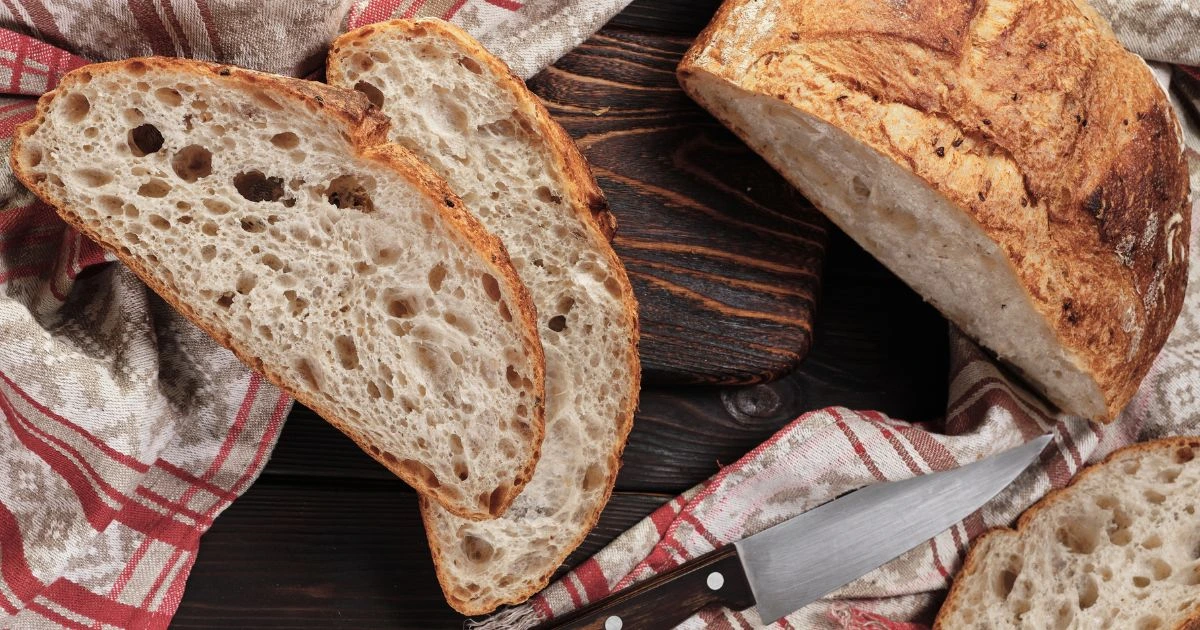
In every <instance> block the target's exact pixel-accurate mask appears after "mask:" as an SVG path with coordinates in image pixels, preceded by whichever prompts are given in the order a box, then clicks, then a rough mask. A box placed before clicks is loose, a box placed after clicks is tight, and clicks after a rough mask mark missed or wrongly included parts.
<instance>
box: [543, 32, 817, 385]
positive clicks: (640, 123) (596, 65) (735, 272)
mask: <svg viewBox="0 0 1200 630" xmlns="http://www.w3.org/2000/svg"><path fill="white" fill-rule="evenodd" d="M688 44H689V40H688V39H687V38H682V37H671V36H662V35H653V36H651V35H641V34H637V33H632V32H626V31H610V30H605V31H602V32H601V33H599V34H597V35H596V36H595V37H593V38H591V39H590V40H588V41H587V42H586V43H585V44H583V45H582V46H580V47H579V48H577V49H576V50H574V51H572V52H571V53H570V54H568V55H567V56H566V57H564V58H563V59H562V60H560V61H559V62H558V63H557V64H555V65H554V66H553V67H552V68H550V69H548V70H546V71H545V72H543V73H541V74H539V75H538V76H536V77H534V78H533V79H532V80H531V81H530V82H529V86H530V88H531V89H532V90H533V91H535V92H536V93H538V95H539V96H541V97H542V98H543V100H544V101H545V102H546V104H547V107H548V108H549V109H550V112H551V113H552V114H553V115H554V117H555V118H557V119H558V120H559V122H561V123H562V124H563V126H564V127H565V128H566V129H567V131H568V132H570V134H571V135H572V136H574V137H575V138H576V139H577V141H578V144H579V146H580V148H581V149H582V150H583V153H584V154H585V155H586V156H587V158H588V160H589V161H590V162H591V164H592V170H593V172H594V173H595V174H596V178H597V180H598V181H599V183H600V186H601V187H602V188H603V189H604V191H605V193H606V194H607V196H608V200H609V203H610V205H611V206H612V210H613V213H614V214H615V215H616V216H617V219H618V223H619V226H620V227H619V229H618V231H617V238H616V242H615V248H616V250H617V253H618V254H619V255H620V256H621V259H622V260H623V261H624V263H625V266H626V268H627V269H628V270H629V274H630V277H631V280H632V282H633V286H634V291H635V293H636V294H637V297H638V300H639V303H640V308H639V311H640V315H641V324H642V345H641V357H642V369H643V375H644V379H645V381H646V382H647V383H652V384H653V383H722V384H734V383H754V382H762V381H767V380H772V379H775V378H778V377H780V376H782V375H783V374H785V373H787V372H789V371H790V370H792V369H794V368H795V366H796V365H797V364H798V363H799V362H800V360H801V359H803V358H804V356H805V355H806V354H807V353H808V350H809V347H810V346H811V343H812V318H813V312H814V306H815V296H816V295H817V293H818V292H819V290H820V270H821V261H822V259H823V257H824V243H825V231H826V225H827V224H826V221H825V219H824V218H823V217H822V216H821V215H820V214H819V213H818V212H817V211H816V210H815V209H813V208H812V206H811V205H810V204H809V203H808V202H807V201H805V200H804V198H803V197H801V196H800V195H799V194H798V193H797V192H796V191H795V190H794V189H793V188H792V187H791V186H790V185H788V183H787V182H786V181H785V180H784V179H783V178H782V177H780V176H779V175H778V174H777V173H775V171H774V170H772V169H771V168H770V166H768V165H767V164H766V163H765V162H764V161H763V160H762V159H760V158H759V157H758V156H757V155H755V154H754V153H753V152H751V151H750V150H749V149H747V148H746V146H745V145H744V144H742V142H741V141H739V140H738V139H737V138H736V137H734V136H733V134H731V133H729V132H728V131H727V130H726V129H725V128H724V127H722V126H721V125H720V124H719V123H717V122H716V121H715V120H714V119H713V118H712V117H710V116H709V115H708V114H707V113H706V112H704V111H703V110H701V109H700V108H699V107H698V106H696V105H695V104H694V103H693V102H692V101H691V99H689V98H688V97H687V96H686V95H685V94H684V93H683V91H682V90H681V89H680V88H679V85H678V83H677V82H676V80H675V66H676V65H677V64H678V62H679V58H680V56H681V55H682V54H683V51H685V50H686V49H687V46H688Z"/></svg>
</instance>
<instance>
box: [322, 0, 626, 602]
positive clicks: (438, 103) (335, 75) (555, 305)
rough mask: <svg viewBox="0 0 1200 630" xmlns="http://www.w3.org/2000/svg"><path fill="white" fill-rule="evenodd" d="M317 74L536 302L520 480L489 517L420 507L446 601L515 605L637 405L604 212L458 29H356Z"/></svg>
mask: <svg viewBox="0 0 1200 630" xmlns="http://www.w3.org/2000/svg"><path fill="white" fill-rule="evenodd" d="M327 75H328V77H329V81H330V82H331V83H333V84H341V85H345V86H357V87H358V88H359V89H360V90H362V91H363V92H365V93H366V94H368V95H369V96H370V97H371V98H372V99H374V100H375V101H376V103H377V104H378V105H380V107H381V108H382V109H383V111H384V112H385V113H386V114H388V116H390V117H391V118H392V121H393V125H392V132H391V137H392V139H393V140H394V141H396V142H399V143H401V144H403V145H404V146H406V147H408V148H410V149H412V150H413V152H414V153H416V154H417V155H419V156H421V157H422V158H424V159H425V160H427V161H428V162H429V163H430V164H431V165H432V166H433V168H434V170H435V171H437V172H438V173H439V174H441V175H442V176H443V177H445V178H446V181H447V182H449V184H450V186H451V187H452V188H454V190H455V191H456V192H458V193H459V194H460V195H462V197H463V199H464V201H466V203H467V206H468V207H469V208H470V209H471V210H472V211H473V212H475V213H477V214H478V216H479V219H480V221H482V222H483V224H484V225H485V226H487V228H488V229H489V230H491V231H492V232H493V233H495V234H496V235H497V236H499V237H500V238H501V240H503V241H504V243H505V245H506V246H507V247H508V251H509V253H510V254H511V255H512V260H513V264H514V265H515V266H516V268H517V272H518V273H519V274H520V275H521V279H522V280H523V281H524V282H525V284H526V285H527V286H528V287H529V290H530V293H531V294H532V295H533V300H534V303H535V304H536V305H537V309H538V315H539V325H540V326H541V331H540V332H541V339H542V345H543V347H544V348H545V353H546V396H547V397H546V441H545V443H544V446H543V449H542V458H541V460H540V461H539V462H538V466H537V470H536V471H535V472H534V475H533V479H532V480H531V481H530V482H529V485H528V486H526V488H525V492H524V493H523V494H522V495H521V496H519V497H517V500H516V501H515V502H513V505H512V507H511V508H509V510H508V512H506V513H505V514H504V516H503V517H502V518H499V519H496V520H493V521H487V522H478V523H471V522H466V521H464V520H463V519H461V518H458V517H456V516H454V515H453V514H451V513H449V512H447V511H446V510H443V509H441V508H439V507H438V506H436V505H430V504H428V503H425V504H424V505H423V507H422V511H423V515H424V519H425V525H426V529H427V531H428V535H429V543H430V547H431V548H432V550H433V556H434V561H435V564H436V565H437V572H438V578H439V579H440V581H441V583H442V589H443V591H444V592H445V594H446V599H447V600H448V601H449V602H450V604H451V605H452V606H454V607H455V608H456V609H458V610H459V611H461V612H463V613H465V614H468V615H475V614H481V613H485V612H488V611H491V610H493V609H495V608H496V607H497V606H499V605H500V604H504V603H515V602H519V601H522V600H524V599H525V598H527V597H529V596H530V595H531V594H533V593H535V592H537V591H538V590H539V589H541V588H542V587H543V586H545V584H546V583H547V582H548V581H549V579H550V576H551V575H552V574H553V573H554V571H555V570H556V569H557V568H558V566H559V565H560V564H561V563H562V561H563V560H564V559H565V558H566V557H567V555H568V554H569V553H570V552H571V551H572V550H573V549H575V547H577V546H578V545H579V543H580V542H582V541H583V538H584V536H585V535H586V534H587V532H588V531H589V530H590V529H591V527H592V526H593V525H594V524H595V522H596V519H597V518H598V517H599V515H600V511H601V509H602V508H603V507H604V504H605V502H606V501H607V500H608V496H609V494H610V492H611V491H612V487H613V482H614V481H615V479H616V474H617V468H618V466H619V463H620V459H619V458H620V454H621V450H622V448H623V447H624V444H625V437H626V435H627V434H628V432H629V428H630V424H631V422H632V417H633V411H634V407H635V406H636V404H637V398H638V386H639V380H640V368H639V364H638V356H637V340H638V326H637V308H636V304H635V301H634V296H633V291H632V289H631V288H630V285H629V280H628V278H627V277H626V274H625V270H624V268H623V267H622V266H621V263H620V261H618V260H617V257H616V255H615V254H614V253H613V250H612V248H611V247H610V246H609V243H608V239H609V238H610V237H611V235H612V231H613V229H614V227H615V223H614V221H613V218H612V216H611V215H610V214H609V213H608V208H607V204H606V203H605V200H604V196H603V194H602V193H601V192H600V190H599V188H598V187H597V186H596V182H595V181H594V180H593V178H592V176H591V173H590V172H589V170H588V167H587V164H586V163H585V162H584V160H583V157H582V156H581V155H580V154H579V151H578V149H577V148H576V147H575V145H574V143H573V142H572V141H571V139H570V138H569V137H568V136H567V134H566V132H565V131H563V129H562V128H561V127H560V126H559V125H558V124H557V123H555V122H554V121H553V120H552V119H551V118H550V116H549V114H547V112H546V110H545V109H544V108H543V107H542V106H541V105H540V104H539V103H538V100H537V98H536V97H534V96H533V95H532V94H530V93H529V91H528V90H527V89H526V88H525V85H524V84H523V83H522V82H521V81H520V80H519V79H517V78H515V77H514V76H513V75H512V74H511V73H510V72H509V70H508V68H507V67H506V66H505V65H504V64H503V63H502V62H500V61H499V60H498V59H496V58H495V57H493V56H492V55H491V54H489V53H488V52H487V51H485V50H483V49H482V48H481V47H480V46H479V44H478V43H477V42H475V41H474V40H473V39H471V37H470V36H469V35H467V34H466V33H464V32H463V31H462V30H460V29H458V28H457V27H454V26H451V25H449V24H447V23H445V22H441V21H437V20H420V21H415V22H409V21H395V22H389V23H386V24H376V25H373V26H367V27H364V28H362V29H359V30H357V31H354V32H351V33H348V34H346V35H343V36H342V37H341V38H339V39H338V40H337V41H336V42H334V44H333V49H332V51H331V53H330V57H329V64H328V72H327Z"/></svg>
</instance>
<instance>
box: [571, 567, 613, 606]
mask: <svg viewBox="0 0 1200 630" xmlns="http://www.w3.org/2000/svg"><path fill="white" fill-rule="evenodd" d="M574 573H575V577H576V578H578V579H579V583H580V584H582V585H583V592H584V593H587V597H588V601H590V602H594V601H596V600H598V599H601V598H602V597H604V596H605V595H608V578H605V577H604V572H603V571H602V570H601V569H600V563H598V562H596V559H595V558H589V559H588V560H587V561H585V562H584V563H583V564H581V565H579V566H578V567H576V568H575V571H574Z"/></svg>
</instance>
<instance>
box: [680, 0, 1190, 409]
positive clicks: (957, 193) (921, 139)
mask: <svg viewBox="0 0 1200 630" xmlns="http://www.w3.org/2000/svg"><path fill="white" fill-rule="evenodd" d="M693 73H708V74H711V75H712V76H714V77H716V78H718V79H719V80H722V81H725V82H727V83H730V84H732V85H735V86H737V87H738V88H740V89H743V90H746V91H748V92H750V93H754V94H760V95H764V96H768V97H772V98H778V99H780V100H781V101H783V102H785V103H788V104H789V105H791V106H792V107H795V108H796V109H799V110H802V111H804V112H806V113H808V114H810V115H813V116H816V117H817V118H819V119H821V120H823V121H825V122H827V123H829V124H832V125H834V126H836V127H839V128H841V129H842V130H844V131H846V132H847V133H849V134H850V135H851V136H853V137H854V138H855V139H856V140H858V141H860V142H863V143H865V144H867V145H868V146H870V147H871V148H873V149H875V150H876V151H878V152H880V153H882V154H883V155H885V156H888V157H889V158H891V159H892V160H894V161H895V162H896V163H897V164H899V165H901V166H902V167H904V168H907V169H909V170H910V171H911V172H912V173H913V174H914V175H916V176H917V177H919V178H921V179H922V180H923V181H925V182H926V183H927V184H928V185H929V186H931V187H932V188H933V189H935V190H937V191H938V192H939V193H940V194H942V195H943V196H945V197H946V198H947V199H949V200H950V201H952V202H953V203H954V204H955V205H956V206H958V207H959V208H961V209H962V210H963V212H964V213H965V214H967V215H968V216H970V217H971V218H972V219H974V220H975V221H976V222H977V223H978V225H979V226H980V227H981V229H982V230H983V231H984V232H985V233H986V234H988V235H989V236H990V237H991V238H992V239H993V240H995V241H996V242H997V243H998V244H999V245H1000V247H1001V249H1002V251H1004V253H1005V254H1006V255H1007V257H1008V258H1009V260H1010V262H1011V263H1012V265H1013V267H1014V269H1015V270H1016V272H1017V276H1018V277H1019V278H1020V279H1021V281H1022V283H1023V284H1024V286H1025V288H1026V290H1027V291H1028V292H1029V297H1030V301H1031V303H1032V304H1033V305H1034V306H1035V308H1036V309H1037V310H1038V311H1039V312H1040V313H1041V315H1042V316H1043V318H1045V320H1046V321H1047V322H1048V323H1049V324H1050V326H1051V328H1052V330H1054V331H1055V332H1056V334H1057V335H1058V337H1059V338H1060V340H1062V342H1063V345H1064V346H1065V347H1066V348H1068V350H1069V351H1071V352H1072V353H1073V354H1074V355H1075V358H1076V361H1077V363H1078V364H1079V365H1080V366H1081V369H1082V370H1083V371H1084V372H1085V373H1088V374H1091V375H1093V376H1094V378H1095V380H1096V382H1097V384H1098V385H1099V387H1100V389H1101V391H1102V392H1103V393H1104V396H1105V406H1106V413H1105V414H1104V415H1103V417H1101V418H1096V419H1103V420H1111V419H1112V418H1113V417H1115V416H1116V414H1117V413H1118V412H1119V411H1120V410H1121V409H1122V408H1123V407H1124V406H1125V404H1126V403H1127V402H1128V401H1129V400H1130V398H1131V397H1132V396H1133V393H1134V391H1135V390H1136V389H1137V386H1138V384H1139V383H1140V381H1141V379H1142V377H1143V376H1145V374H1146V372H1147V371H1148V370H1149V367H1150V363H1151V362H1152V361H1153V359H1154V357H1155V356H1156V355H1157V353H1158V350H1159V349H1160V348H1161V347H1162V345H1163V343H1164V342H1165V340H1166V337H1167V335H1168V333H1169V332H1170V329H1171V327H1172V325H1173V323H1174V321H1175V318H1176V316H1177V315H1178V313H1179V310H1180V308H1181V307H1182V304H1183V294H1184V288H1185V283H1186V276H1187V257H1188V255H1187V254H1188V234H1189V229H1190V228H1189V226H1190V212H1189V208H1188V203H1187V197H1188V186H1187V171H1186V165H1185V163H1184V161H1183V157H1182V151H1181V145H1180V131H1179V127H1178V122H1177V121H1176V120H1175V117H1174V111H1173V110H1172V108H1171V107H1170V105H1169V103H1168V102H1167V100H1166V98H1165V96H1164V95H1163V93H1162V90H1161V89H1160V88H1159V87H1158V85H1157V84H1156V82H1155V80H1154V78H1153V76H1152V75H1151V74H1150V72H1149V70H1148V68H1147V67H1146V65H1145V64H1144V63H1143V62H1142V61H1141V60H1140V59H1139V58H1137V57H1136V56H1134V55H1132V54H1131V53H1128V52H1126V51H1125V50H1124V49H1123V48H1122V47H1121V45H1120V43H1119V42H1117V40H1116V39H1115V38H1114V37H1113V35H1112V33H1111V30H1110V29H1109V28H1108V26H1107V25H1106V24H1105V23H1104V22H1103V20H1102V19H1101V18H1100V17H1099V16H1098V15H1096V14H1095V12H1094V11H1092V10H1091V9H1088V8H1087V7H1086V5H1085V4H1084V3H1078V2H1074V1H1072V0H972V1H971V2H963V3H946V2H942V1H940V0H914V1H911V2H905V3H880V2H875V1H873V0H848V1H846V2H840V3H835V4H833V5H829V4H827V3H825V4H823V3H802V2H777V3H768V2H758V1H757V0H730V1H729V2H726V3H725V4H724V5H723V6H722V7H721V9H720V10H719V11H718V14H717V16H716V17H715V18H714V19H713V21H712V23H711V24H710V25H709V27H708V28H707V29H705V31H704V32H703V33H702V34H701V35H700V37H699V39H697V41H696V43H695V45H694V46H693V47H692V48H691V50H689V51H688V53H687V55H686V56H685V57H684V60H683V62H682V63H681V64H680V66H679V74H680V78H681V82H682V83H683V84H684V87H685V89H686V88H688V77H689V76H690V75H692V74H693Z"/></svg>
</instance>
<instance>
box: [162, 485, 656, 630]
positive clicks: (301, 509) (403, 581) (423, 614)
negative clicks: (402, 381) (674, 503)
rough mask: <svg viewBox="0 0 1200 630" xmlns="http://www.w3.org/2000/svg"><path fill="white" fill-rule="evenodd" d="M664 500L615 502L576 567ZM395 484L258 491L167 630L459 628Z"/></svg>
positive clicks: (641, 497) (225, 522) (647, 497)
mask: <svg viewBox="0 0 1200 630" xmlns="http://www.w3.org/2000/svg"><path fill="white" fill-rule="evenodd" d="M669 498H670V497H669V496H667V495H652V494H619V495H616V496H614V497H613V499H612V501H611V502H610V503H609V505H608V507H607V508H606V509H605V511H604V514H603V515H602V516H601V517H600V523H599V524H598V525H597V526H596V528H595V529H594V530H593V531H592V535H591V537H590V538H589V539H588V541H587V542H586V543H585V544H584V546H583V547H580V548H579V550H577V551H576V552H575V553H574V554H573V555H572V556H571V557H570V558H569V559H568V560H567V564H568V565H573V564H574V563H577V562H579V561H580V560H582V559H584V558H587V557H589V556H590V555H591V554H593V553H595V552H596V551H598V550H599V549H600V548H601V547H603V545H604V544H606V543H607V542H608V541H609V540H611V539H612V538H614V537H616V536H617V535H619V534H620V533H621V532H623V531H625V530H626V529H628V528H629V527H630V526H632V525H633V524H635V523H637V522H638V521H640V520H641V519H642V518H644V517H645V516H646V515H648V514H649V513H650V512H652V511H654V509H655V508H657V507H658V506H659V505H661V504H662V503H663V502H664V501H666V500H667V499H669ZM462 622H463V617H462V616H461V615H459V614H458V613H457V612H455V611H454V610H453V609H451V608H450V607H449V606H448V605H446V603H445V601H444V600H443V599H442V594H441V591H440V590H439V589H438V583H437V578H436V577H435V576H434V573H433V562H432V561H431V560H430V557H429V548H428V547H427V546H426V544H425V536H424V532H423V530H422V528H421V520H420V514H419V512H418V510H417V499H416V495H415V494H413V493H412V492H411V491H409V490H408V489H407V488H406V487H405V486H404V485H403V484H400V483H364V482H361V481H359V482H357V483H355V484H353V485H347V484H345V483H341V482H337V481H334V482H326V483H313V482H311V481H308V482H300V483H297V482H295V481H289V480H286V479H283V480H281V479H264V480H260V481H259V482H258V483H256V484H255V485H254V486H253V487H251V488H250V490H249V491H247V492H246V494H245V495H244V496H242V497H241V498H240V499H238V500H237V501H236V502H235V503H234V504H233V506H232V507H230V508H229V509H228V510H226V511H225V513H224V514H222V515H221V517H220V518H218V519H217V521H216V523H215V524H214V525H213V528H212V529H211V530H210V531H209V532H208V533H207V534H205V536H204V538H203V540H202V542H201V547H200V553H199V556H198V558H197V562H196V565H195V567H194V568H193V569H192V574H191V577H190V578H189V579H188V582H187V588H186V590H185V591H184V597H183V601H182V603H181V604H180V606H179V611H178V613H177V614H176V615H175V619H174V620H173V621H172V623H171V627H172V628H222V629H228V628H421V629H435V628H461V627H462Z"/></svg>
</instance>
